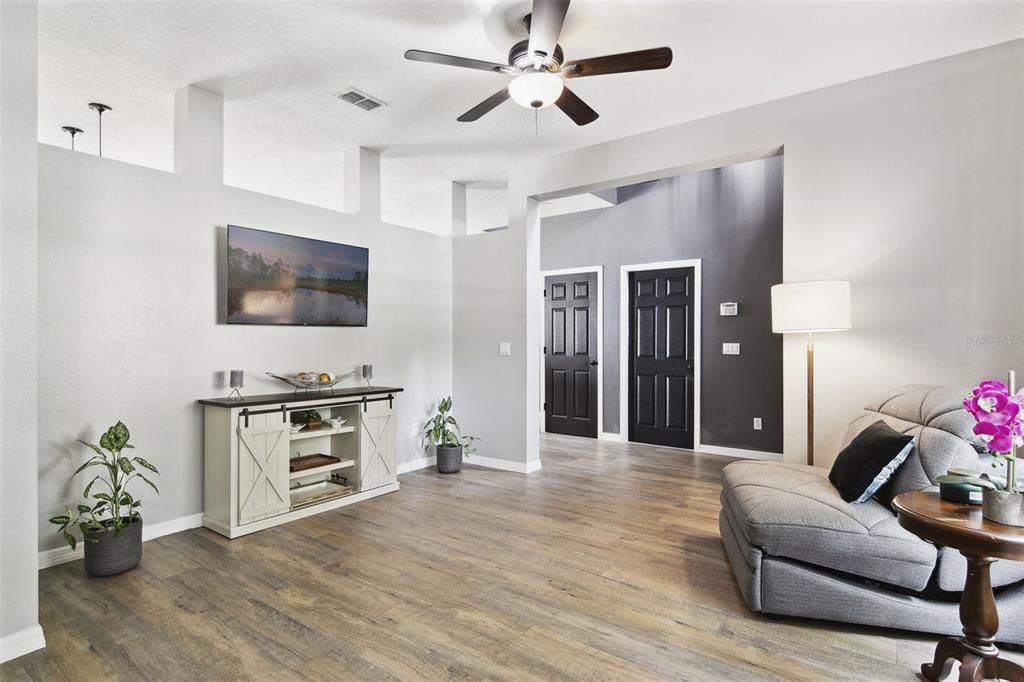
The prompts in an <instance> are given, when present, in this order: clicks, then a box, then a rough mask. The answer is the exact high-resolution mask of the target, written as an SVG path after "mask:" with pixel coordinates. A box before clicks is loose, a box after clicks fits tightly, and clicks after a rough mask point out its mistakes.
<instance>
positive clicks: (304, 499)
mask: <svg viewBox="0 0 1024 682" xmlns="http://www.w3.org/2000/svg"><path fill="white" fill-rule="evenodd" d="M303 473H304V472H303ZM351 494H352V486H350V485H347V484H343V483H337V482H335V481H332V480H326V481H319V482H317V483H313V484H311V485H304V486H300V487H297V488H292V490H291V493H290V497H291V510H292V511H295V510H296V509H303V508H305V507H310V506H312V505H315V504H320V503H322V502H327V501H328V500H334V499H337V498H339V497H345V496H347V495H351Z"/></svg>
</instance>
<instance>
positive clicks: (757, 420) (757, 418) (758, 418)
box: [754, 417, 761, 431]
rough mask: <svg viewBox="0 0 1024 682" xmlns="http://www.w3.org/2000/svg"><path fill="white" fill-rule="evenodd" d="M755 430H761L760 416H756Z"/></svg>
mask: <svg viewBox="0 0 1024 682" xmlns="http://www.w3.org/2000/svg"><path fill="white" fill-rule="evenodd" d="M754 430H755V431H760V430H761V418H760V417H754Z"/></svg>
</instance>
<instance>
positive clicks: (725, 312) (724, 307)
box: [718, 303, 740, 317]
mask: <svg viewBox="0 0 1024 682" xmlns="http://www.w3.org/2000/svg"><path fill="white" fill-rule="evenodd" d="M718 314H719V315H720V316H721V317H735V316H736V315H739V314H740V304H739V303H719V304H718Z"/></svg>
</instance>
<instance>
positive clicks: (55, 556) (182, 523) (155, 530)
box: [39, 514, 203, 570]
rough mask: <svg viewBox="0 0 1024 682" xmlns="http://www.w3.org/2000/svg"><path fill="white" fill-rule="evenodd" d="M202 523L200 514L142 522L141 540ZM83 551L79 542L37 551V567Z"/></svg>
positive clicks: (66, 559)
mask: <svg viewBox="0 0 1024 682" xmlns="http://www.w3.org/2000/svg"><path fill="white" fill-rule="evenodd" d="M202 525H203V515H202V514H191V515H189V516H182V517H181V518H180V519H171V520H170V521H164V522H162V523H154V524H152V525H147V524H146V523H143V524H142V541H143V542H146V541H147V540H152V539H154V538H160V537H163V536H165V535H171V534H173V533H180V532H181V531H183V530H190V529H192V528H199V527H200V526H202ZM84 551H85V546H84V545H83V544H82V543H81V542H79V543H78V547H76V548H75V549H71V547H69V546H67V545H64V546H63V547H57V548H56V549H47V550H44V551H42V552H40V553H39V568H40V570H41V569H44V568H49V567H50V566H56V565H57V564H66V563H67V562H69V561H74V560H75V559H81V558H82V554H83V552H84Z"/></svg>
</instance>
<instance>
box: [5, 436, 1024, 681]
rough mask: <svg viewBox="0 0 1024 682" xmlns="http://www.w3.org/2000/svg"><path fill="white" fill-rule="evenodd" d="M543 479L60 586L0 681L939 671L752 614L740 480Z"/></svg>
mask: <svg viewBox="0 0 1024 682" xmlns="http://www.w3.org/2000/svg"><path fill="white" fill-rule="evenodd" d="M542 461H543V464H544V469H543V471H541V472H538V473H536V474H531V475H530V476H522V475H519V474H512V473H505V472H499V471H492V470H487V469H481V468H476V467H467V468H466V469H464V470H463V472H462V473H461V474H459V475H457V476H440V475H438V474H436V473H434V472H433V471H431V470H423V471H421V472H415V473H412V474H406V475H403V476H402V477H401V483H402V489H401V490H400V491H399V492H398V493H395V494H392V495H385V496H383V497H379V498H376V499H373V500H369V501H367V502H363V503H360V504H358V505H354V506H352V507H347V508H343V509H339V510H336V511H332V512H326V513H324V514H320V515H317V516H314V517H310V518H308V519H303V520H301V521H297V522H294V523H291V524H289V525H287V526H282V527H279V528H273V529H270V530H266V531H263V532H260V533H256V534H254V535H250V536H247V537H244V538H240V539H237V540H227V539H224V538H222V537H220V536H219V535H216V534H214V533H212V532H210V531H207V530H205V529H197V530H193V531H188V532H184V533H179V534H177V535H172V536H168V537H164V538H160V539H158V540H153V541H151V542H147V543H146V545H145V557H144V559H143V563H142V565H141V566H140V567H139V568H137V569H135V570H133V571H131V572H129V573H127V574H124V575H121V576H118V577H114V578H106V579H90V578H88V577H86V576H85V575H84V574H83V571H82V562H81V561H76V562H73V563H70V564H65V565H62V566H57V567H54V568H50V569H47V570H45V571H43V572H42V573H41V574H40V587H41V596H40V610H41V620H42V625H43V628H44V630H45V633H46V638H47V642H48V645H49V646H48V647H47V648H46V649H45V650H43V651H40V652H36V653H33V654H30V655H28V656H23V657H22V658H19V659H16V660H14V661H10V662H8V663H6V664H4V665H2V666H0V678H2V679H3V680H12V681H13V680H17V681H19V682H20V681H22V680H38V681H40V682H42V681H46V682H51V681H55V680H114V679H123V680H204V681H208V680H235V679H258V680H300V679H319V680H330V679H374V680H376V679H400V680H414V679H430V680H440V679H468V680H477V679H507V680H535V679H539V680H553V679H590V680H595V679H606V680H651V679H675V680H776V679H780V680H814V681H819V680H840V679H849V680H915V679H918V677H917V675H916V671H917V669H918V666H919V664H920V663H921V662H923V661H926V660H930V657H931V651H932V649H933V647H934V644H935V641H936V638H935V637H931V636H915V635H908V634H906V633H900V632H896V631H882V630H877V629H867V628H858V627H852V626H843V625H830V624H825V623H816V622H812V621H799V620H784V621H775V620H770V619H767V618H764V617H762V616H759V615H755V614H751V613H750V612H749V611H747V610H746V608H745V607H744V606H743V603H742V601H741V598H740V597H739V594H738V593H737V591H736V588H735V585H734V582H733V578H732V574H731V573H730V571H729V567H728V564H727V563H726V559H725V555H724V553H723V550H722V547H721V544H720V541H719V537H718V528H717V516H718V509H719V501H718V493H719V485H718V478H719V471H720V470H721V468H722V467H723V466H724V465H725V464H726V463H728V462H729V461H731V460H729V459H727V458H723V457H716V456H710V455H701V456H696V455H693V454H690V453H686V452H681V451H675V450H669V449H662V448H655V447H646V446H636V445H633V446H627V445H622V444H616V443H607V442H596V441H591V440H586V439H574V438H566V437H554V436H547V437H545V438H544V439H543V441H542ZM1009 656H1010V657H1011V658H1014V659H1016V660H1021V659H1022V658H1024V657H1022V656H1020V655H1019V654H1018V653H1014V652H1011V653H1010V654H1009Z"/></svg>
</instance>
